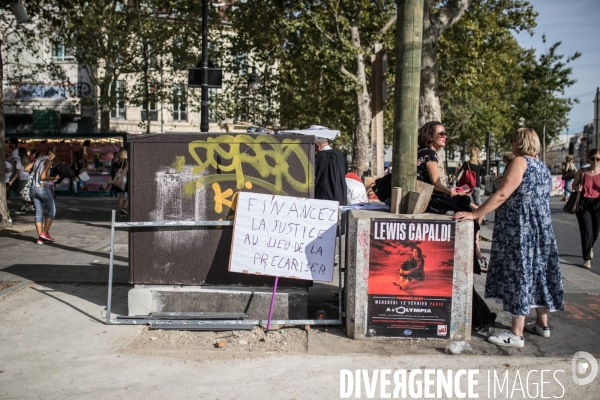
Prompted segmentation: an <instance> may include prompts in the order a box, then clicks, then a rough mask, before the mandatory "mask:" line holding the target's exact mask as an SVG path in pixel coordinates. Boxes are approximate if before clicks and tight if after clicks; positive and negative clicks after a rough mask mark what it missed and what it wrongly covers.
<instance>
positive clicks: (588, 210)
mask: <svg viewBox="0 0 600 400" xmlns="http://www.w3.org/2000/svg"><path fill="white" fill-rule="evenodd" d="M588 161H589V163H590V166H589V167H586V168H581V169H580V170H579V171H577V173H576V174H575V179H574V180H573V190H575V191H581V197H580V198H579V209H578V210H577V213H576V214H575V215H576V216H577V222H578V223H579V234H580V235H581V252H582V255H583V268H587V269H590V268H592V263H591V260H592V258H594V249H593V247H594V244H595V243H596V240H598V232H599V231H600V150H599V149H593V150H590V152H589V153H588Z"/></svg>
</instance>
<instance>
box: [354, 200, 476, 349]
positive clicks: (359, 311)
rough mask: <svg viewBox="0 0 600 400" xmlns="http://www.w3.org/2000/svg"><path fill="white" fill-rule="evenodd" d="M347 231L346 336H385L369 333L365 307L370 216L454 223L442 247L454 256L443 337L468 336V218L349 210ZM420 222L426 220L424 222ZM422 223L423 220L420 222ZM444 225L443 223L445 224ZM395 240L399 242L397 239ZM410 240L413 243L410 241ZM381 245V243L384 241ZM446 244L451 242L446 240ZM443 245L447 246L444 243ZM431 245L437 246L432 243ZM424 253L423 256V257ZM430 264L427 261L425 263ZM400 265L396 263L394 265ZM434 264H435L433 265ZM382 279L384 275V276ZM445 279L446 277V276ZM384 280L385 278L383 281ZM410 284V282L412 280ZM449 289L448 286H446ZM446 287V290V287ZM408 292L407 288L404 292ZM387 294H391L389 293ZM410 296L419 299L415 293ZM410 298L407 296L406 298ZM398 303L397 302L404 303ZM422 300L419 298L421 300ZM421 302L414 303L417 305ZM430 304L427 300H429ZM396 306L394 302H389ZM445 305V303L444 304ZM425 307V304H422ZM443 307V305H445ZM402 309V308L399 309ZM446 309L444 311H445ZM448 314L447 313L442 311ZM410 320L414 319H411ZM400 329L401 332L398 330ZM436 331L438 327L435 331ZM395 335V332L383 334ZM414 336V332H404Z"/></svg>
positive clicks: (470, 249) (470, 280) (470, 229)
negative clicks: (449, 299)
mask: <svg viewBox="0 0 600 400" xmlns="http://www.w3.org/2000/svg"><path fill="white" fill-rule="evenodd" d="M348 214H349V216H348V232H347V244H346V271H347V272H346V275H345V276H346V282H345V288H346V299H345V300H346V331H347V334H348V336H349V337H350V338H353V339H363V340H374V339H381V338H385V337H386V336H382V335H372V333H371V332H368V329H367V328H368V318H369V317H368V309H369V294H368V290H369V273H370V263H371V260H370V255H371V246H372V245H373V244H372V243H371V241H372V238H373V237H374V236H372V234H371V226H372V220H388V221H395V220H398V222H399V223H402V222H406V223H410V221H414V220H426V221H427V220H430V221H431V224H434V223H438V224H445V223H446V222H448V223H450V224H455V225H454V227H455V229H454V244H453V246H454V247H453V248H450V249H448V248H447V249H446V252H449V251H453V252H454V259H453V260H450V261H452V264H453V267H452V297H451V306H450V312H449V315H450V324H449V325H450V326H449V327H448V330H449V334H448V336H447V337H445V338H444V339H445V340H469V339H470V338H471V302H472V286H473V272H472V271H473V252H474V249H473V246H474V241H473V235H474V229H473V223H472V222H471V221H462V222H454V220H453V219H452V217H450V216H446V215H438V214H413V215H408V214H404V215H402V214H398V215H394V214H389V213H385V212H377V211H364V210H351V211H349V212H348ZM424 224H427V222H425V223H424ZM422 225H423V224H422ZM446 225H447V224H446ZM381 243H382V242H379V243H375V246H381ZM397 243H399V242H397ZM413 243H415V242H414V241H413ZM384 245H385V243H384ZM448 245H451V244H450V243H448ZM448 245H447V246H448ZM431 246H438V245H437V244H432V245H431ZM427 256H428V255H427V254H425V257H426V259H427ZM429 257H431V258H429V259H430V260H433V259H434V256H433V254H429ZM427 265H429V266H430V267H431V263H430V264H426V267H425V268H426V270H427V268H428V267H427ZM399 267H400V265H398V268H399ZM434 267H435V266H434ZM448 275H449V274H448V273H446V276H448ZM386 279H388V278H387V276H386ZM446 279H449V278H446ZM386 282H388V281H386ZM413 285H414V284H413ZM448 289H449V288H448ZM448 289H446V290H448ZM402 293H403V292H402V291H401V290H400V289H398V291H397V294H398V298H399V299H400V300H406V298H407V297H410V296H409V295H407V296H404V299H401V297H402V296H400V295H401V294H402ZM405 293H408V292H405ZM389 296H395V295H394V294H391V295H389ZM413 299H415V300H416V301H419V299H418V296H413ZM409 300H410V299H409ZM405 303H407V302H404V303H399V304H405ZM421 303H423V302H421ZM421 303H414V304H418V305H417V306H416V307H420V306H421V305H420V304H421ZM430 304H431V302H430ZM390 307H398V305H395V306H390ZM446 307H447V306H446ZM423 308H425V309H426V308H427V306H423ZM446 310H447V308H446ZM402 312H404V311H402ZM446 313H447V311H446ZM446 315H448V314H446ZM414 321H418V320H417V319H415V320H414ZM400 332H402V331H401V330H400ZM405 332H406V333H405V335H411V334H413V335H414V333H413V332H411V330H410V329H406V330H405ZM438 332H439V331H438ZM387 337H399V336H387ZM409 337H414V336H408V337H407V338H409Z"/></svg>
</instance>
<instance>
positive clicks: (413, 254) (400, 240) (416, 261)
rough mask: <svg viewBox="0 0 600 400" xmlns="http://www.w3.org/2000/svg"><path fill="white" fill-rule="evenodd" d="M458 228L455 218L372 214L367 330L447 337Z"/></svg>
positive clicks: (378, 332)
mask: <svg viewBox="0 0 600 400" xmlns="http://www.w3.org/2000/svg"><path fill="white" fill-rule="evenodd" d="M454 231H455V224H454V222H451V221H434V220H410V219H409V220H398V219H395V220H372V222H371V245H370V260H369V288H368V295H369V306H368V324H367V325H368V332H367V335H368V336H403V337H407V336H408V337H438V338H445V337H447V335H448V327H449V325H450V311H451V305H452V277H453V273H454V245H455V243H454V233H455V232H454Z"/></svg>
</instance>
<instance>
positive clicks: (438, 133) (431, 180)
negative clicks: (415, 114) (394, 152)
mask: <svg viewBox="0 0 600 400" xmlns="http://www.w3.org/2000/svg"><path fill="white" fill-rule="evenodd" d="M447 138H448V134H447V133H446V131H445V130H444V125H442V123H441V122H438V121H431V122H427V123H426V124H425V125H423V126H422V127H421V128H420V129H419V152H418V155H417V179H418V180H420V181H422V182H425V183H428V184H430V185H433V186H434V189H433V190H434V194H435V195H436V196H432V197H431V199H432V201H436V200H434V199H442V200H448V201H449V205H450V203H452V204H453V205H454V207H449V208H448V210H450V211H459V210H462V209H464V211H469V210H470V207H469V203H470V201H469V198H468V197H463V196H462V194H463V193H461V194H460V195H461V196H460V197H457V198H456V200H452V201H450V199H454V197H455V196H457V195H459V194H458V193H456V190H455V189H449V188H447V187H446V185H444V184H443V183H442V180H441V179H440V172H439V170H438V164H439V160H438V156H437V152H438V151H439V150H440V149H442V148H444V147H445V146H446V139H447ZM432 201H430V207H431V206H432V204H431V203H432ZM454 208H457V209H456V210H455V209H454ZM428 211H429V212H436V211H435V210H430V209H428Z"/></svg>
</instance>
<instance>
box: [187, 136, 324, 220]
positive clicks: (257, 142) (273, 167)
mask: <svg viewBox="0 0 600 400" xmlns="http://www.w3.org/2000/svg"><path fill="white" fill-rule="evenodd" d="M242 146H243V147H242ZM263 147H267V148H263ZM200 149H202V150H205V151H206V159H205V160H202V159H201V158H200V155H199V154H198V150H200ZM189 152H190V155H191V156H192V158H193V159H194V160H195V161H196V163H197V164H198V165H197V166H194V167H193V169H192V173H193V174H195V175H197V174H200V173H202V172H203V171H205V170H206V169H207V168H209V167H212V168H214V169H218V170H220V171H222V172H225V173H220V174H212V175H206V176H201V177H199V178H197V179H195V180H193V181H191V182H189V183H187V184H186V185H185V186H184V195H186V196H192V195H193V194H194V193H196V191H198V190H200V189H202V188H204V187H206V186H209V185H210V186H211V187H212V188H213V190H214V191H215V200H216V199H217V191H216V190H215V186H214V184H215V183H218V184H221V183H224V182H235V184H236V188H237V189H238V190H241V189H244V188H248V187H253V186H258V187H261V188H263V189H265V190H267V192H268V193H272V194H279V195H287V193H286V192H285V191H284V189H283V184H284V182H285V183H286V184H287V185H289V186H290V187H291V188H292V189H294V190H296V191H298V192H307V191H308V188H309V187H310V186H311V184H312V179H313V178H312V172H311V171H310V170H309V168H310V164H309V162H308V157H307V155H306V153H305V152H304V150H303V149H302V147H301V146H300V140H295V139H284V140H283V141H281V142H279V141H278V140H277V139H275V138H274V137H272V136H269V135H260V136H257V137H252V136H249V135H236V136H232V135H219V136H217V137H214V138H208V139H206V140H195V141H193V142H191V143H190V144H189ZM292 156H296V158H297V159H298V161H299V163H300V167H301V169H302V172H303V177H304V179H300V180H298V179H295V178H294V177H293V176H292V175H291V174H290V170H289V168H290V166H289V164H288V159H289V158H290V157H292ZM244 167H245V168H252V169H254V170H255V171H256V172H257V173H258V175H259V177H254V176H245V175H244V170H243V168H244ZM218 189H219V196H222V195H224V194H225V193H227V191H225V192H223V193H221V191H220V186H219V187H218ZM228 196H231V194H229V195H228ZM228 196H227V197H228ZM219 199H220V200H219V201H220V202H221V204H223V205H227V203H225V201H224V200H223V198H222V197H219ZM227 201H229V200H227ZM221 210H222V208H221ZM215 211H216V207H215Z"/></svg>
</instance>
